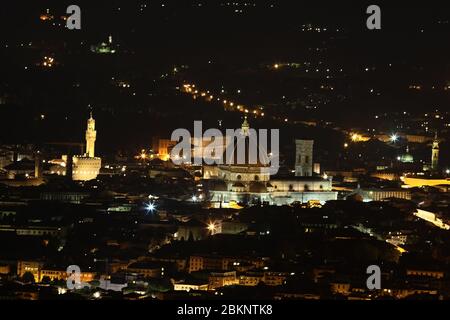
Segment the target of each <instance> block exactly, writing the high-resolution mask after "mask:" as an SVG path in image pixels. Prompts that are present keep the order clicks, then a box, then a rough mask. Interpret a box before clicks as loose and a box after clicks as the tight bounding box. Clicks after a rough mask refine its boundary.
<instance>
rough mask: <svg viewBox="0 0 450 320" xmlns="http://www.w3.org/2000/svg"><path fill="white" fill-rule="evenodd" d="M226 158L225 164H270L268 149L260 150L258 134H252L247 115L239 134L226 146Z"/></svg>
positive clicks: (255, 165)
mask: <svg viewBox="0 0 450 320" xmlns="http://www.w3.org/2000/svg"><path fill="white" fill-rule="evenodd" d="M254 132H255V131H253V133H254ZM227 150H228V152H227ZM230 150H231V152H230ZM260 158H262V159H260ZM224 159H225V164H230V165H232V166H245V167H268V166H269V163H270V159H269V156H268V152H267V150H260V146H259V143H258V137H257V134H252V130H250V125H249V123H248V121H247V117H245V119H244V122H243V123H242V127H241V131H240V133H239V135H238V136H237V137H236V138H234V140H233V141H232V142H230V143H229V144H228V145H227V146H226V148H225V151H224Z"/></svg>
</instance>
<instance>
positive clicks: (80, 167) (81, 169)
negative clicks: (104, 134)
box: [72, 113, 102, 181]
mask: <svg viewBox="0 0 450 320" xmlns="http://www.w3.org/2000/svg"><path fill="white" fill-rule="evenodd" d="M96 138H97V131H96V130H95V120H94V118H93V117H92V113H91V117H90V118H89V119H88V121H87V129H86V153H85V154H84V155H77V156H74V157H73V168H72V179H73V180H78V181H88V180H92V179H96V178H97V176H98V174H99V172H100V168H101V166H102V159H101V158H98V157H95V140H96Z"/></svg>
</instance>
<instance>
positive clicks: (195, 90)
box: [182, 84, 264, 117]
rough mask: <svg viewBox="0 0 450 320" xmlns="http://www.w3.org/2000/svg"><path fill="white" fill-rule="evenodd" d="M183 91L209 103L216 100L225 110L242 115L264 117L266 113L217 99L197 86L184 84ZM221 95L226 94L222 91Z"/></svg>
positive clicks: (260, 108)
mask: <svg viewBox="0 0 450 320" xmlns="http://www.w3.org/2000/svg"><path fill="white" fill-rule="evenodd" d="M182 90H183V91H184V92H185V93H189V94H191V95H192V97H193V98H194V99H197V97H202V98H204V99H205V100H206V101H208V102H212V101H214V100H215V101H218V102H222V103H223V105H224V108H225V109H230V108H231V109H232V110H237V111H240V112H242V113H251V114H253V115H255V116H261V117H264V112H262V110H263V109H262V107H259V108H256V109H250V108H248V107H246V106H244V105H242V104H237V103H235V102H233V101H230V100H227V99H222V98H219V97H216V98H215V97H214V95H213V94H211V93H210V92H209V90H208V91H202V90H199V89H198V88H197V87H196V86H195V84H184V85H183V87H182ZM221 93H224V90H222V92H221ZM238 93H240V90H238Z"/></svg>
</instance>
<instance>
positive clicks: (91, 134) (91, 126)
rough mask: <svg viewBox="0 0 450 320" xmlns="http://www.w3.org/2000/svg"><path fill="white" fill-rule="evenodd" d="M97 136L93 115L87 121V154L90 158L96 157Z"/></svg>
mask: <svg viewBox="0 0 450 320" xmlns="http://www.w3.org/2000/svg"><path fill="white" fill-rule="evenodd" d="M96 138H97V131H95V120H94V118H93V117H92V112H91V117H90V118H89V119H88V121H87V129H86V156H87V157H89V158H94V157H95V140H96Z"/></svg>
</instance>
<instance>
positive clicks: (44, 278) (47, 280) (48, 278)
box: [41, 276, 51, 284]
mask: <svg viewBox="0 0 450 320" xmlns="http://www.w3.org/2000/svg"><path fill="white" fill-rule="evenodd" d="M41 282H42V283H45V284H49V283H50V282H51V279H50V277H49V276H43V277H42V280H41Z"/></svg>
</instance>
